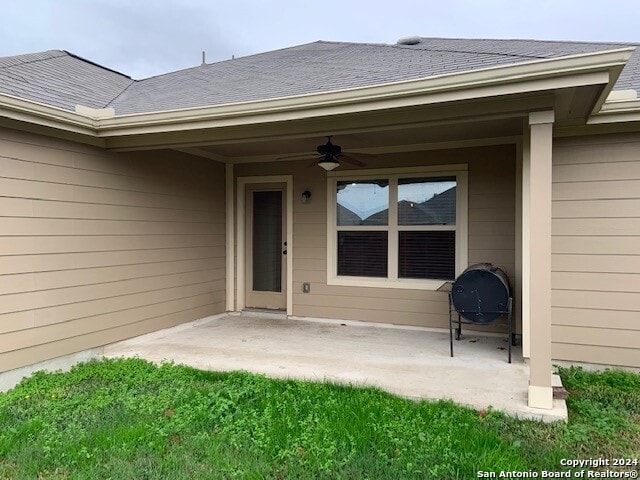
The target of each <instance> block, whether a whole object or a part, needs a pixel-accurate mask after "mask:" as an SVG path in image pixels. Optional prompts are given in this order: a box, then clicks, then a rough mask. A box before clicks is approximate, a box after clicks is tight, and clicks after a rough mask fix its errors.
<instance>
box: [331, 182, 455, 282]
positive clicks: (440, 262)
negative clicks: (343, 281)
mask: <svg viewBox="0 0 640 480" xmlns="http://www.w3.org/2000/svg"><path fill="white" fill-rule="evenodd" d="M335 186H336V190H335V193H336V197H335V225H334V228H335V231H334V232H333V235H335V237H334V239H335V248H336V250H335V262H336V263H335V268H336V270H335V274H337V275H338V276H339V277H367V278H372V279H375V278H379V279H387V280H398V279H418V280H420V279H424V280H427V279H432V280H452V279H454V278H455V267H456V205H457V179H456V176H455V175H451V176H409V175H404V176H403V175H389V176H388V177H387V178H376V179H365V180H363V179H354V180H350V179H339V180H336V182H335ZM390 205H391V208H390Z"/></svg>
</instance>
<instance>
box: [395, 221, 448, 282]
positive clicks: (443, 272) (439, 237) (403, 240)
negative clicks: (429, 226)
mask: <svg viewBox="0 0 640 480" xmlns="http://www.w3.org/2000/svg"><path fill="white" fill-rule="evenodd" d="M455 265H456V232H454V231H451V230H447V231H439V230H437V231H401V232H398V277H399V278H433V279H438V280H453V279H454V278H455Z"/></svg>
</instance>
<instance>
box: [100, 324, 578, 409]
mask: <svg viewBox="0 0 640 480" xmlns="http://www.w3.org/2000/svg"><path fill="white" fill-rule="evenodd" d="M506 348H507V344H506V338H505V337H504V336H499V337H495V336H484V335H473V334H472V332H470V331H467V332H466V333H465V332H464V331H463V337H462V339H461V340H460V341H457V342H455V344H454V349H455V357H453V358H451V357H450V356H449V334H448V332H439V331H427V330H425V329H417V328H406V327H405V328H403V327H394V326H386V325H384V326H380V325H374V324H368V323H362V322H344V323H338V322H335V321H326V322H324V321H316V320H314V321H309V320H293V319H287V318H284V317H278V316H273V315H255V314H252V315H242V316H238V315H226V316H222V317H216V318H213V319H203V320H200V321H197V322H193V323H189V324H186V325H180V326H177V327H174V328H171V329H166V330H161V331H158V332H154V333H151V334H148V335H144V336H141V337H136V338H133V339H130V340H126V341H123V342H119V343H116V344H112V345H109V346H107V347H105V348H104V356H106V357H121V356H127V357H130V356H139V357H141V358H145V359H147V360H150V361H153V362H160V361H162V360H173V361H175V362H176V363H182V364H186V365H190V366H193V367H196V368H200V369H207V370H219V371H230V370H246V371H249V372H254V373H262V374H266V375H267V376H269V377H277V378H298V379H306V380H320V381H322V380H328V381H332V382H340V383H351V384H354V385H374V386H377V387H380V388H382V389H384V390H386V391H389V392H392V393H395V394H397V395H401V396H404V397H409V398H413V399H423V398H429V399H440V398H443V399H452V400H454V401H455V402H456V403H459V404H462V405H468V406H471V407H473V408H476V409H482V408H487V407H489V406H491V407H493V408H495V409H497V410H502V411H505V412H507V413H509V414H511V415H517V416H518V417H521V418H535V419H540V420H545V421H553V420H566V415H567V412H566V406H565V404H564V401H559V400H554V409H553V410H540V409H532V408H529V407H528V406H527V400H526V399H527V386H528V381H529V368H528V366H527V365H526V364H525V363H524V362H523V360H522V356H521V352H520V348H519V347H516V348H515V349H514V357H513V363H512V364H509V363H507V352H506Z"/></svg>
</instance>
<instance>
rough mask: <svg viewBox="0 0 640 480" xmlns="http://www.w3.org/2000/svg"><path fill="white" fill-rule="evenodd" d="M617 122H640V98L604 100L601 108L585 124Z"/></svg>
mask: <svg viewBox="0 0 640 480" xmlns="http://www.w3.org/2000/svg"><path fill="white" fill-rule="evenodd" d="M618 122H640V99H634V100H615V101H609V102H605V104H604V105H603V106H602V109H601V110H600V111H599V112H598V113H596V114H594V115H592V116H591V117H590V118H589V120H588V121H587V124H588V125H599V124H603V123H618Z"/></svg>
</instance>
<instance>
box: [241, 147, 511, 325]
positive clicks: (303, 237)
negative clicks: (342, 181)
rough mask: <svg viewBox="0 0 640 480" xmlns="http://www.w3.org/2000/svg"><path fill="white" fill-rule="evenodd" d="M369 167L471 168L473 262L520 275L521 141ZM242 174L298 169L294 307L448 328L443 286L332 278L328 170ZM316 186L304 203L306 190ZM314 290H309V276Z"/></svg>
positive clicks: (395, 158) (296, 165) (305, 164)
mask: <svg viewBox="0 0 640 480" xmlns="http://www.w3.org/2000/svg"><path fill="white" fill-rule="evenodd" d="M367 163H368V165H367V168H384V167H404V166H419V165H446V164H458V163H465V164H468V167H469V262H470V263H477V262H493V263H496V264H497V265H500V266H502V267H504V268H505V269H506V271H507V272H508V273H509V275H511V276H512V278H513V273H514V270H515V268H514V264H515V147H514V146H498V147H483V148H470V149H459V150H442V151H429V152H415V153H403V154H395V155H384V156H380V157H378V158H373V159H370V160H369V159H368V160H367ZM234 171H235V175H236V177H239V176H253V175H293V178H294V194H293V198H294V227H293V228H294V232H293V245H294V248H293V254H294V262H293V314H294V315H295V316H301V317H324V318H336V319H346V320H363V321H372V322H383V323H394V324H404V325H417V326H425V327H443V328H444V327H448V318H449V317H448V302H447V295H446V293H443V292H435V291H424V290H409V289H396V288H374V287H344V286H334V285H327V283H326V282H327V237H326V235H327V220H326V218H327V199H326V195H327V188H326V174H325V173H324V171H323V170H322V169H320V168H319V167H316V166H311V167H309V161H308V160H301V161H298V162H274V163H270V164H245V165H236V166H235V170H234ZM305 190H309V191H311V192H312V197H311V201H310V202H309V203H306V204H303V203H302V202H301V201H300V195H301V194H302V192H303V191H305ZM303 282H310V283H311V292H310V293H302V283H303Z"/></svg>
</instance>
